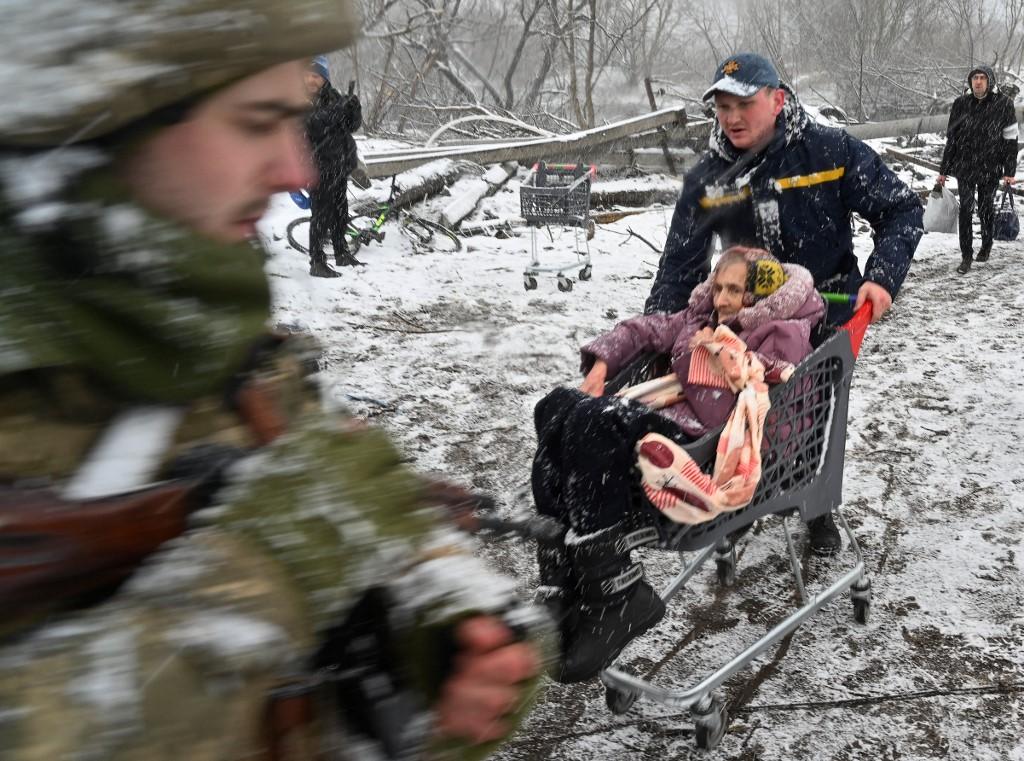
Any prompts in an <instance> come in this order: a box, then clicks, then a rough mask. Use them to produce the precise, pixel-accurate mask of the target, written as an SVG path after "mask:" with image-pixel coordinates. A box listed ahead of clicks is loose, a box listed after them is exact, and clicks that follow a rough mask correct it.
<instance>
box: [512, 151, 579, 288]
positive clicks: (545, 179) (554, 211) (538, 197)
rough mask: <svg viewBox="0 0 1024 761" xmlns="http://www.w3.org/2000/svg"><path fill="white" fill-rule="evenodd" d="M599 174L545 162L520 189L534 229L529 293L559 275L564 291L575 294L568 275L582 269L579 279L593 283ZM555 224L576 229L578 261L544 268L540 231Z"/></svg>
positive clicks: (525, 273) (525, 214) (526, 277)
mask: <svg viewBox="0 0 1024 761" xmlns="http://www.w3.org/2000/svg"><path fill="white" fill-rule="evenodd" d="M596 172H597V168H596V167H595V166H593V165H590V166H586V165H584V164H582V163H579V164H547V163H545V162H543V161H541V162H539V163H537V164H534V165H533V169H532V171H531V172H530V176H529V177H528V178H527V179H526V181H525V182H524V183H523V184H522V185H521V186H520V188H519V206H520V211H521V213H522V216H523V219H525V220H526V223H527V224H528V225H530V227H532V228H533V229H532V230H531V233H530V264H529V266H528V267H527V268H526V269H525V270H523V287H525V288H526V290H528V291H532V290H533V289H535V288H536V287H537V276H538V275H540V274H545V273H546V274H555V275H557V278H558V289H559V290H560V291H571V290H572V284H573V281H572V279H571V278H569V277H567V276H566V275H565V271H566V270H570V269H574V268H576V267H579V266H581V265H582V268H581V269H580V271H579V279H580V280H589V279H590V276H591V272H592V269H591V266H590V243H589V240H588V233H587V227H588V225H589V224H590V222H591V220H590V184H591V181H592V180H593V178H594V175H595V174H596ZM552 224H555V225H561V226H565V227H572V228H573V238H574V252H575V254H576V259H575V260H574V261H571V262H565V263H557V264H543V265H542V264H541V262H540V257H539V255H538V251H537V228H539V227H542V226H544V227H547V226H549V225H552ZM581 233H582V236H581ZM581 237H582V238H583V249H582V250H581V249H580V238H581Z"/></svg>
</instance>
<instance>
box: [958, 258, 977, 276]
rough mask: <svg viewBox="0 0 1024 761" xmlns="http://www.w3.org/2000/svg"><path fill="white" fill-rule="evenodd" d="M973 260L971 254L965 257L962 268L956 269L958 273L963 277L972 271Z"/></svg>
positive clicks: (961, 263) (961, 262)
mask: <svg viewBox="0 0 1024 761" xmlns="http://www.w3.org/2000/svg"><path fill="white" fill-rule="evenodd" d="M972 260H973V256H972V255H971V254H967V255H966V256H964V258H963V259H961V260H960V266H959V267H957V268H956V271H957V272H959V273H960V274H961V275H966V274H967V273H968V272H970V271H971V261H972Z"/></svg>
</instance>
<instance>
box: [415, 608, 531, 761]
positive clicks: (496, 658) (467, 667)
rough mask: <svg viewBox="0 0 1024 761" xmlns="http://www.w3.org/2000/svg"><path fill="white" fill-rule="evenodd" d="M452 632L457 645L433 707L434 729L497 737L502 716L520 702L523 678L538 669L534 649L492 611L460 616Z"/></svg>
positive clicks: (477, 739) (505, 727)
mask: <svg viewBox="0 0 1024 761" xmlns="http://www.w3.org/2000/svg"><path fill="white" fill-rule="evenodd" d="M455 635H456V640H457V642H458V644H459V645H460V650H459V654H458V655H457V656H456V658H455V670H454V672H453V674H452V676H451V677H449V679H448V681H447V682H445V684H444V686H443V687H442V689H441V697H440V699H439V701H438V704H437V706H436V707H435V709H436V714H437V726H438V731H439V732H440V733H441V734H442V735H445V736H448V737H457V738H462V739H464V740H468V741H469V742H471V743H484V742H490V741H492V740H498V739H500V738H502V737H504V736H505V735H507V734H508V733H509V731H510V729H511V727H510V725H509V723H508V721H507V720H506V716H507V715H508V714H509V713H510V712H511V711H513V710H514V709H515V708H516V707H517V706H518V705H519V704H520V702H521V700H522V697H523V695H522V693H523V689H524V682H525V681H526V680H527V679H529V678H530V677H533V676H536V675H537V673H538V670H539V668H540V658H539V656H538V653H537V651H536V650H535V648H534V647H533V646H532V645H530V644H528V643H524V642H517V641H515V637H514V636H513V634H512V632H511V631H510V630H509V628H508V627H507V626H505V625H504V624H503V623H502V622H501V621H500V620H499V619H497V618H495V617H493V616H477V617H476V618H471V619H469V620H467V621H463V622H462V623H461V624H460V625H459V627H458V629H457V630H456V633H455Z"/></svg>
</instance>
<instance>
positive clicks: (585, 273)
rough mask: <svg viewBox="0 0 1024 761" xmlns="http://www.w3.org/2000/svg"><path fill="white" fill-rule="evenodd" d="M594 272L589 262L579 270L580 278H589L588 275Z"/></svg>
mask: <svg viewBox="0 0 1024 761" xmlns="http://www.w3.org/2000/svg"><path fill="white" fill-rule="evenodd" d="M593 274H594V268H593V267H591V266H590V265H589V264H588V265H587V266H586V267H584V268H583V269H581V270H580V280H590V276H591V275H593Z"/></svg>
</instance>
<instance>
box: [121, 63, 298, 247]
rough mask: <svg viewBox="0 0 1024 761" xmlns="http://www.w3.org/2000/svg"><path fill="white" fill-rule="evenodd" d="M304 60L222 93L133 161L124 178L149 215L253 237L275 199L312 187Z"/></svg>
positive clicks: (213, 233) (230, 237)
mask: <svg viewBox="0 0 1024 761" xmlns="http://www.w3.org/2000/svg"><path fill="white" fill-rule="evenodd" d="M304 70H305V63H304V62H300V61H296V62H292V63H286V64H281V65H279V66H274V67H273V68H270V69H266V70H265V71H262V72H260V73H259V74H256V75H254V76H251V77H249V78H247V79H244V80H242V81H240V82H237V83H236V84H234V85H231V86H230V87H226V88H224V89H223V90H220V91H218V92H216V93H215V94H213V95H212V96H210V97H209V98H207V99H206V100H204V101H202V102H201V103H199V105H197V106H196V107H195V108H194V109H192V111H191V112H190V113H189V114H188V115H187V117H186V118H185V119H184V120H183V121H181V122H179V123H177V124H174V125H172V126H170V127H166V128H162V129H161V130H159V131H158V132H157V133H155V134H154V135H153V136H152V137H151V138H149V139H148V140H146V141H145V142H144V143H143V144H142V145H141V146H140V147H139V149H138V150H137V151H136V152H135V153H134V154H132V155H131V156H129V157H128V158H127V160H126V161H125V163H124V166H123V172H122V174H123V177H124V178H125V180H126V182H127V183H128V185H129V188H130V189H131V191H132V192H133V193H134V195H135V197H136V198H137V200H138V201H139V202H140V203H141V204H142V205H143V206H145V207H147V208H149V209H150V210H152V211H154V212H156V213H158V214H160V215H163V216H165V217H168V218H170V219H172V220H175V221H177V222H180V223H182V224H185V225H186V226H188V227H190V228H192V229H193V230H195V231H196V232H198V233H200V234H202V235H205V236H207V237H209V238H212V239H214V240H219V241H223V242H237V241H241V240H244V239H246V238H248V237H251V236H252V235H253V234H254V233H255V229H256V222H257V221H258V220H259V218H260V217H262V216H263V213H264V212H265V211H266V209H267V204H268V202H269V199H270V196H271V195H273V194H274V193H279V192H282V191H286V190H297V189H299V188H302V187H307V186H309V185H310V184H312V183H313V182H314V181H315V179H316V175H315V172H314V170H313V169H312V164H311V161H310V156H309V148H308V146H307V144H306V139H305V137H304V134H303V119H304V117H305V115H306V112H307V110H308V109H309V99H308V97H307V96H306V94H305V88H304V87H303V73H304Z"/></svg>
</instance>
